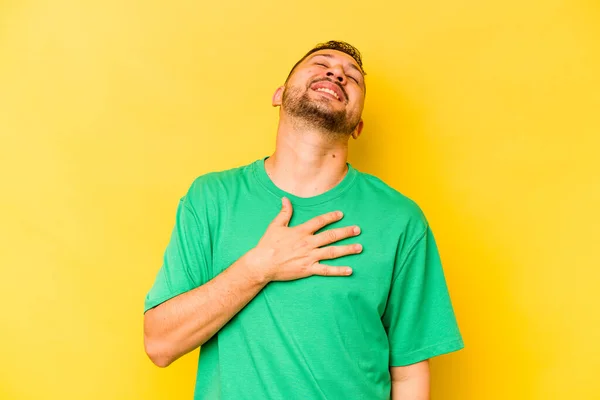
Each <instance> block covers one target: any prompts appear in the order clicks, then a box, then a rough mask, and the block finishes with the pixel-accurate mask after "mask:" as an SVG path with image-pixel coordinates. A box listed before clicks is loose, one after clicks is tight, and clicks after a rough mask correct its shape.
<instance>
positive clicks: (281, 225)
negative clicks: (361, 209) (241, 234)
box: [144, 199, 361, 367]
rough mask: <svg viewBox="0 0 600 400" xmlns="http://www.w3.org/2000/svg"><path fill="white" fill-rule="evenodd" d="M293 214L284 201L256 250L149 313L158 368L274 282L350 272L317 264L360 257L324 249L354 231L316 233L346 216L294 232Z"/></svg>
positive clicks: (331, 216)
mask: <svg viewBox="0 0 600 400" xmlns="http://www.w3.org/2000/svg"><path fill="white" fill-rule="evenodd" d="M291 215H292V207H291V203H290V202H289V200H288V199H285V201H284V202H283V207H282V210H281V212H280V214H278V215H277V217H275V219H274V220H273V221H272V222H271V224H270V225H269V227H268V228H267V231H266V232H265V234H264V236H263V237H262V238H261V240H260V242H259V243H258V245H257V246H256V247H255V248H253V249H252V250H250V251H249V252H248V253H246V254H244V255H243V256H242V257H241V258H240V259H239V260H237V261H236V262H234V263H233V264H232V265H231V266H230V267H228V268H227V269H225V270H224V271H223V272H221V273H220V274H219V275H217V276H216V277H215V278H213V279H211V280H210V281H208V282H207V283H205V284H203V285H201V286H199V287H197V288H195V289H193V290H190V291H188V292H186V293H183V294H180V295H179V296H176V297H173V298H172V299H170V300H167V301H166V302H164V303H162V304H160V305H158V306H156V307H154V308H152V309H150V310H148V311H147V312H146V313H145V315H144V346H145V349H146V353H147V354H148V356H149V357H150V359H151V360H152V362H154V364H156V365H158V366H159V367H166V366H168V365H170V364H171V363H172V362H173V361H175V360H177V359H178V358H179V357H181V356H182V355H184V354H186V353H189V352H190V351H192V350H193V349H195V348H196V347H198V346H201V345H202V344H204V343H206V342H207V341H208V340H209V339H210V338H211V337H212V336H213V335H214V334H216V333H217V332H218V331H219V330H220V329H221V328H222V327H223V326H224V325H225V324H226V323H227V322H228V321H229V320H231V319H232V318H233V317H234V316H235V315H236V314H237V313H238V312H240V310H242V309H243V308H244V307H245V306H246V305H247V304H248V303H249V302H250V301H251V300H252V299H253V298H254V297H255V296H256V295H257V294H258V293H259V292H260V291H261V290H262V289H263V288H264V287H265V286H266V285H267V284H268V283H269V282H270V281H287V280H294V279H299V278H304V277H307V276H310V275H328V276H347V275H350V274H351V270H350V269H349V268H347V267H330V266H327V265H323V264H320V263H319V262H318V261H319V260H324V259H331V258H337V257H341V256H344V255H348V254H355V253H359V252H360V251H361V250H360V249H358V248H356V246H354V245H345V246H328V247H324V248H320V247H321V246H324V245H326V244H329V243H332V242H334V241H338V240H341V239H343V238H346V237H349V236H356V235H358V233H357V232H354V231H353V228H354V227H345V228H337V229H331V230H327V231H324V232H321V233H319V234H317V235H314V232H316V231H318V230H319V229H321V228H323V227H324V226H325V225H327V224H330V223H332V222H334V221H338V220H339V219H340V218H342V216H341V215H337V214H336V213H333V212H332V213H328V214H324V215H321V216H318V217H315V218H313V219H312V220H309V221H307V222H305V223H304V224H302V225H299V226H297V227H294V228H289V227H288V226H287V225H288V223H289V220H290V218H291Z"/></svg>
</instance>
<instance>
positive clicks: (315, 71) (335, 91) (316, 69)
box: [273, 50, 365, 137]
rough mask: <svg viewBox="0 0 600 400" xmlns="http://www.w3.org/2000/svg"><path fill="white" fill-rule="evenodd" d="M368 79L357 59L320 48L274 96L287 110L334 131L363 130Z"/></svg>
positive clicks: (275, 100)
mask: <svg viewBox="0 0 600 400" xmlns="http://www.w3.org/2000/svg"><path fill="white" fill-rule="evenodd" d="M364 101H365V81H364V76H363V73H362V72H361V69H360V67H359V66H358V64H357V63H356V61H355V60H354V59H353V58H352V57H351V56H349V55H348V54H345V53H343V52H340V51H336V50H319V51H317V52H315V53H313V54H311V55H310V56H308V57H307V58H306V59H305V60H303V61H302V62H301V63H300V64H298V65H297V66H296V69H295V70H294V71H293V72H292V75H291V76H290V77H289V79H288V81H287V83H286V84H285V86H283V87H281V88H279V89H278V90H277V91H276V92H275V96H274V97H273V105H280V106H281V108H282V110H283V111H284V112H286V113H287V114H289V115H291V116H293V117H296V118H297V119H299V120H300V121H302V122H303V123H305V124H307V125H309V126H311V127H314V128H317V129H319V130H321V131H324V132H328V133H331V134H333V135H343V136H347V135H350V134H353V135H356V136H355V137H357V136H358V134H360V130H361V129H362V119H361V115H362V110H363V107H364Z"/></svg>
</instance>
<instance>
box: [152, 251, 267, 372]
mask: <svg viewBox="0 0 600 400" xmlns="http://www.w3.org/2000/svg"><path fill="white" fill-rule="evenodd" d="M266 284H267V282H266V281H265V280H263V279H257V277H256V276H254V275H253V274H252V273H251V266H250V264H249V262H248V258H247V257H246V256H243V257H241V258H240V259H239V260H237V261H236V262H235V263H233V264H232V265H231V266H230V267H229V268H227V269H225V270H224V271H223V272H221V273H220V274H219V275H217V276H216V277H215V278H214V279H211V280H210V281H208V282H207V283H205V284H204V285H201V286H199V287H197V288H195V289H193V290H190V291H188V292H186V293H183V294H181V295H179V296H176V297H174V298H172V299H170V300H167V301H166V302H164V303H162V304H160V305H159V306H157V307H155V308H152V309H150V310H148V311H147V312H146V313H145V315H144V345H145V347H146V353H147V354H148V356H149V357H150V359H151V360H152V361H153V362H154V363H155V364H156V365H158V366H160V367H166V366H168V365H169V364H171V363H172V362H173V361H175V360H177V359H178V358H179V357H181V356H182V355H184V354H186V353H189V352H190V351H192V350H194V349H195V348H197V347H198V346H201V345H202V344H204V343H206V342H207V341H208V340H209V339H210V338H211V337H212V336H213V335H215V334H216V333H217V332H218V331H219V330H220V329H221V328H222V327H223V326H224V325H225V324H226V323H227V322H228V321H229V320H230V319H231V318H233V316H234V315H236V314H237V313H238V312H239V311H240V310H242V309H243V308H244V307H245V306H246V305H247V304H248V303H249V302H250V301H251V300H252V299H253V298H254V297H255V296H256V295H257V294H258V293H259V292H260V291H261V290H262V289H263V288H264V287H265V286H266Z"/></svg>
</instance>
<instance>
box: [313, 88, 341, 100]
mask: <svg viewBox="0 0 600 400" xmlns="http://www.w3.org/2000/svg"><path fill="white" fill-rule="evenodd" d="M317 92H325V93H329V94H331V95H333V96H335V98H336V99H338V100H339V99H340V98H339V97H338V95H337V94H336V93H335V92H334V91H333V90H331V89H327V88H318V89H317Z"/></svg>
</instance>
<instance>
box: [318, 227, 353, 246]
mask: <svg viewBox="0 0 600 400" xmlns="http://www.w3.org/2000/svg"><path fill="white" fill-rule="evenodd" d="M359 234H360V228H359V227H358V226H346V227H343V228H336V229H329V230H326V231H323V232H321V233H318V234H316V235H314V236H313V239H312V240H313V242H314V243H315V247H321V246H325V245H326V244H331V243H334V242H337V241H339V240H342V239H345V238H349V237H353V236H358V235H359Z"/></svg>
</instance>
